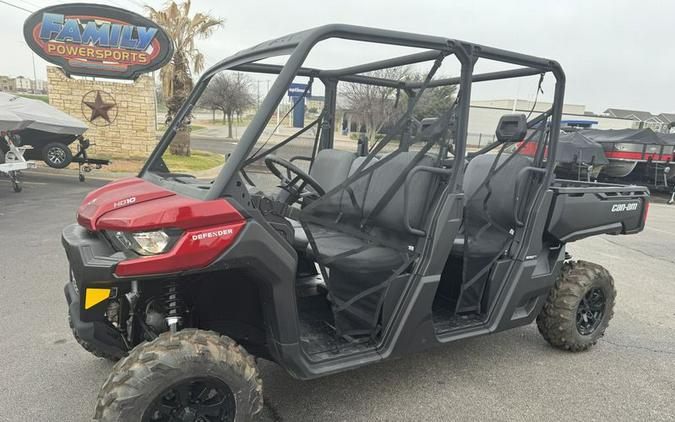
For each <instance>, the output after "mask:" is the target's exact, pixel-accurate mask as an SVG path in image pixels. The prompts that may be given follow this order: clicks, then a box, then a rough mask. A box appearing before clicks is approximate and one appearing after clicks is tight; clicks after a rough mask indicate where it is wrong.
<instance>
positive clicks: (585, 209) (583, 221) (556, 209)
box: [547, 179, 649, 242]
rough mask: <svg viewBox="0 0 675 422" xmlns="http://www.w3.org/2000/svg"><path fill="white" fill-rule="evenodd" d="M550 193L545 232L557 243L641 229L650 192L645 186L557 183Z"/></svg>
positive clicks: (569, 181)
mask: <svg viewBox="0 0 675 422" xmlns="http://www.w3.org/2000/svg"><path fill="white" fill-rule="evenodd" d="M550 189H551V191H553V201H552V205H551V212H550V214H549V217H548V222H547V232H548V234H549V235H551V236H552V237H553V238H555V239H557V240H559V241H560V242H573V241H575V240H579V239H583V238H586V237H589V236H594V235H598V234H631V233H637V232H640V231H641V230H642V229H643V228H644V224H645V219H646V217H647V210H648V208H649V189H647V188H646V187H644V186H636V185H618V184H610V183H592V182H581V181H576V180H563V179H557V180H555V181H554V182H553V184H552V185H551V187H550Z"/></svg>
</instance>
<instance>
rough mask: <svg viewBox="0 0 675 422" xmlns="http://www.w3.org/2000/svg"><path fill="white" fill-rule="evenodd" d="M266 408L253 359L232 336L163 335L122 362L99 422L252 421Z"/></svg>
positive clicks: (102, 401) (99, 409) (104, 393)
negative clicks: (254, 416) (263, 404)
mask: <svg viewBox="0 0 675 422" xmlns="http://www.w3.org/2000/svg"><path fill="white" fill-rule="evenodd" d="M261 409H262V381H261V379H260V375H259V373H258V369H257V367H256V365H255V362H254V360H253V357H252V356H251V355H249V354H248V353H247V352H246V351H245V350H244V349H243V348H241V347H240V346H238V345H237V344H236V343H235V342H234V341H233V340H232V339H230V338H229V337H224V336H221V335H219V334H217V333H214V332H211V331H200V330H195V329H185V330H182V331H180V332H178V333H176V334H171V333H169V332H167V333H163V334H161V335H160V336H159V337H157V338H156V339H155V340H153V341H151V342H149V343H143V344H141V345H139V346H137V347H136V348H135V349H134V350H133V351H132V352H131V353H130V354H129V356H128V357H126V358H124V359H122V360H121V361H119V362H118V363H117V364H116V365H115V366H114V367H113V370H112V373H111V374H110V376H109V377H108V379H107V380H106V382H105V383H104V384H103V387H101V391H100V393H99V395H98V401H97V405H96V413H95V415H94V419H95V420H100V421H142V422H158V421H195V422H196V421H200V422H206V421H213V422H215V421H219V422H225V421H234V422H238V421H248V420H250V419H251V418H252V416H253V415H255V414H256V413H258V412H259V411H260V410H261Z"/></svg>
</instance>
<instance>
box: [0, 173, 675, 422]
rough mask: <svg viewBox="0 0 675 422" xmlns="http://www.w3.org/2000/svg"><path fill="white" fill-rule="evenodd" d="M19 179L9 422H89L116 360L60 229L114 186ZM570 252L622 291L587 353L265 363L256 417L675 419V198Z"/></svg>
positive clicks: (10, 227) (512, 344) (512, 343)
mask: <svg viewBox="0 0 675 422" xmlns="http://www.w3.org/2000/svg"><path fill="white" fill-rule="evenodd" d="M24 182H25V184H24V190H23V192H22V193H20V194H15V193H13V192H12V191H11V188H10V186H9V184H8V183H7V181H6V180H0V224H1V226H0V227H1V228H0V234H1V237H0V239H1V242H2V243H1V245H2V246H0V251H1V252H0V268H2V271H0V289H1V293H0V318H1V323H0V368H2V369H1V371H0V420H2V421H83V420H88V419H90V418H91V416H92V414H93V405H94V401H95V398H96V394H97V392H98V388H99V386H100V384H101V383H102V382H103V381H104V379H105V378H106V376H107V374H108V372H109V371H110V368H111V364H110V363H109V362H107V361H105V360H102V359H98V358H95V357H93V356H91V355H90V354H88V353H87V352H85V351H84V350H83V349H82V348H81V347H80V346H79V345H78V344H77V343H76V342H75V340H74V339H73V337H72V336H71V333H70V330H69V328H68V322H67V318H66V310H67V308H66V304H65V300H64V297H63V285H64V283H65V282H66V280H67V275H68V269H67V261H66V259H65V256H64V254H63V251H62V248H61V245H60V232H61V229H62V227H63V226H65V225H66V224H70V223H71V222H73V221H74V217H75V210H76V208H77V206H78V205H79V204H80V202H81V200H82V198H83V197H84V195H85V194H86V193H87V192H88V191H90V190H92V189H93V188H95V187H98V186H101V185H103V184H104V183H105V182H106V181H104V180H95V179H89V180H88V181H87V182H86V183H79V182H78V181H77V179H76V177H71V176H57V175H45V174H39V173H30V174H26V175H25V176H24ZM661 202H662V201H661ZM569 252H570V253H571V254H572V255H573V257H574V258H575V259H585V260H589V261H594V262H596V263H599V264H601V265H603V266H605V267H607V268H608V269H609V270H610V272H611V273H612V274H613V276H614V279H615V282H616V286H617V290H618V297H617V304H616V309H615V316H614V319H613V320H612V322H611V324H610V327H609V329H608V330H607V334H606V336H605V337H604V338H603V339H602V340H601V341H600V342H599V343H598V344H597V345H596V347H594V348H593V349H591V350H590V351H588V352H584V353H578V354H571V353H565V352H561V351H558V350H556V349H553V348H552V347H550V346H549V345H548V344H547V343H546V342H545V341H544V340H543V339H542V338H541V336H540V335H539V333H538V332H537V329H536V327H535V325H530V326H527V327H523V328H519V329H515V330H511V331H508V332H504V333H500V334H497V335H493V336H487V337H481V338H475V339H471V340H467V341H461V342H456V343H453V344H450V345H448V346H446V347H442V348H438V349H435V350H432V351H429V352H425V353H420V354H417V355H413V356H409V357H407V358H404V359H401V360H397V361H390V362H386V363H383V364H378V365H374V366H370V367H367V368H364V369H361V370H357V371H351V372H347V373H343V374H339V375H334V376H329V377H326V378H323V379H318V380H313V381H305V382H303V381H298V380H295V379H293V378H291V377H290V376H289V375H288V374H287V373H286V372H285V371H283V370H282V369H281V368H279V367H277V366H276V365H275V364H273V363H270V362H264V361H263V362H261V363H260V367H261V371H262V375H263V379H264V393H265V400H266V406H265V411H264V414H263V415H262V416H261V418H260V420H264V421H271V420H283V421H361V420H378V421H404V420H406V421H407V420H439V421H440V420H443V421H446V420H527V421H535V420H563V421H567V420H592V421H595V420H597V421H604V420H616V421H619V420H650V421H658V420H663V421H672V420H675V402H674V401H673V398H674V397H675V206H667V205H665V204H663V203H658V202H657V201H655V203H653V204H652V206H651V208H650V215H649V219H648V224H647V227H646V228H645V230H644V232H642V233H640V234H638V235H635V236H618V237H612V236H602V237H596V238H591V239H588V240H584V241H581V242H580V243H578V244H571V245H570V246H569Z"/></svg>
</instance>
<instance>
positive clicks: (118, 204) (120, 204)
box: [113, 196, 136, 208]
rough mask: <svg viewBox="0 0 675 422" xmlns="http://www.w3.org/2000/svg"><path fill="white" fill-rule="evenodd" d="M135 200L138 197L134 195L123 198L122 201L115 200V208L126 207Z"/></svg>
mask: <svg viewBox="0 0 675 422" xmlns="http://www.w3.org/2000/svg"><path fill="white" fill-rule="evenodd" d="M134 202H136V197H135V196H132V197H131V198H126V199H122V200H121V201H117V202H114V203H113V208H119V207H126V206H127V205H131V204H133V203H134Z"/></svg>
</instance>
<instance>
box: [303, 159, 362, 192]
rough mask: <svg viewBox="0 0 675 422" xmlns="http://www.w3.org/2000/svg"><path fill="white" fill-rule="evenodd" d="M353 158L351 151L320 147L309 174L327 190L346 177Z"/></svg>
mask: <svg viewBox="0 0 675 422" xmlns="http://www.w3.org/2000/svg"><path fill="white" fill-rule="evenodd" d="M355 158H356V154H354V153H353V152H348V151H341V150H339V149H322V150H321V151H319V152H318V153H317V154H316V157H315V158H314V163H312V168H311V169H310V171H309V175H310V176H312V178H314V179H315V180H316V181H317V182H319V184H320V185H321V187H322V188H323V190H325V191H326V192H328V191H329V190H331V189H333V188H334V187H335V186H337V185H339V184H340V183H342V182H343V181H344V180H345V179H346V178H347V175H348V174H349V170H350V169H351V168H352V162H354V159H355Z"/></svg>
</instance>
